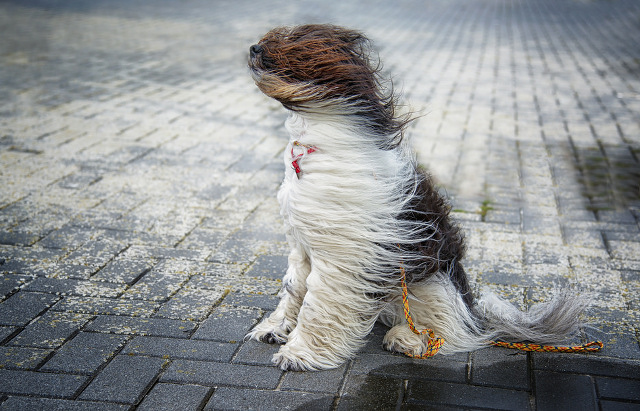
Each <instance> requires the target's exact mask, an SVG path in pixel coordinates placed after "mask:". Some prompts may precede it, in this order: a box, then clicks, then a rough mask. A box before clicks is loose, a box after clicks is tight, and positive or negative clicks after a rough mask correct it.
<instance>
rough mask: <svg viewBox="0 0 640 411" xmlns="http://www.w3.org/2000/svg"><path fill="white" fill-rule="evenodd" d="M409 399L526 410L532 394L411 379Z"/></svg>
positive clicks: (433, 403)
mask: <svg viewBox="0 0 640 411" xmlns="http://www.w3.org/2000/svg"><path fill="white" fill-rule="evenodd" d="M407 402H408V403H410V404H420V405H432V406H435V405H440V404H442V405H450V406H456V407H463V408H464V407H477V406H480V405H481V406H482V407H487V408H498V409H514V410H524V409H528V408H529V393H528V392H526V391H519V390H508V389H503V388H486V387H478V386H474V385H465V384H455V383H448V382H440V381H420V380H415V381H410V382H409V388H408V397H407Z"/></svg>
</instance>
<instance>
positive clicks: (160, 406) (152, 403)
mask: <svg viewBox="0 0 640 411" xmlns="http://www.w3.org/2000/svg"><path fill="white" fill-rule="evenodd" d="M211 390H212V389H211V388H209V387H202V386H199V385H178V384H156V385H155V386H154V387H153V389H152V390H151V392H150V393H149V395H147V396H146V397H145V399H144V401H142V403H141V404H140V405H139V406H138V407H137V409H138V410H153V411H156V410H167V411H170V410H178V409H184V410H187V409H190V410H195V409H198V408H199V407H202V406H203V405H204V403H205V401H206V399H207V396H208V395H209V394H210V392H211Z"/></svg>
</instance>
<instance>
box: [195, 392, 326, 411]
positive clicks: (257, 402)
mask: <svg viewBox="0 0 640 411" xmlns="http://www.w3.org/2000/svg"><path fill="white" fill-rule="evenodd" d="M332 403H333V397H332V396H323V395H321V394H311V393H305V392H286V391H261V390H250V389H242V388H233V387H222V388H219V389H217V390H216V392H215V393H214V394H213V397H211V400H210V401H209V403H207V405H206V407H205V408H204V409H205V410H217V409H225V410H246V409H261V410H298V409H311V410H314V409H317V410H322V409H325V410H326V409H330V408H331V405H332Z"/></svg>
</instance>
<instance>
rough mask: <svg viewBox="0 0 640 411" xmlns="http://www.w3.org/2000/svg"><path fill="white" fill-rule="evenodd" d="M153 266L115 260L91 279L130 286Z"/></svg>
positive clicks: (141, 262) (146, 262) (146, 263)
mask: <svg viewBox="0 0 640 411" xmlns="http://www.w3.org/2000/svg"><path fill="white" fill-rule="evenodd" d="M153 265H154V263H153V262H150V261H139V260H126V259H116V260H114V261H112V262H110V263H109V264H108V265H107V266H106V267H104V268H103V269H102V270H100V271H98V272H97V273H96V274H95V275H94V276H92V279H94V280H100V281H109V282H114V283H124V284H129V285H131V284H133V283H134V282H135V281H137V280H138V279H139V278H140V277H141V276H142V275H144V274H145V273H147V272H148V271H149V270H151V268H152V267H153Z"/></svg>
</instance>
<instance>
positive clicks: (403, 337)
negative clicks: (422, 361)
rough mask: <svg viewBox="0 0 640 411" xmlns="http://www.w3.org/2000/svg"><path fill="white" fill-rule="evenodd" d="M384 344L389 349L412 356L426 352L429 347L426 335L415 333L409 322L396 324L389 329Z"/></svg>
mask: <svg viewBox="0 0 640 411" xmlns="http://www.w3.org/2000/svg"><path fill="white" fill-rule="evenodd" d="M382 345H383V347H384V348H385V349H386V350H388V351H392V352H398V353H402V354H409V355H412V356H420V355H422V354H424V353H425V352H426V351H427V347H428V343H427V340H426V338H425V336H423V335H418V334H415V333H414V332H413V331H411V329H410V328H409V327H408V326H407V324H401V325H396V326H395V327H393V328H391V329H390V330H389V331H387V334H386V335H385V336H384V339H383V340H382Z"/></svg>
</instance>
